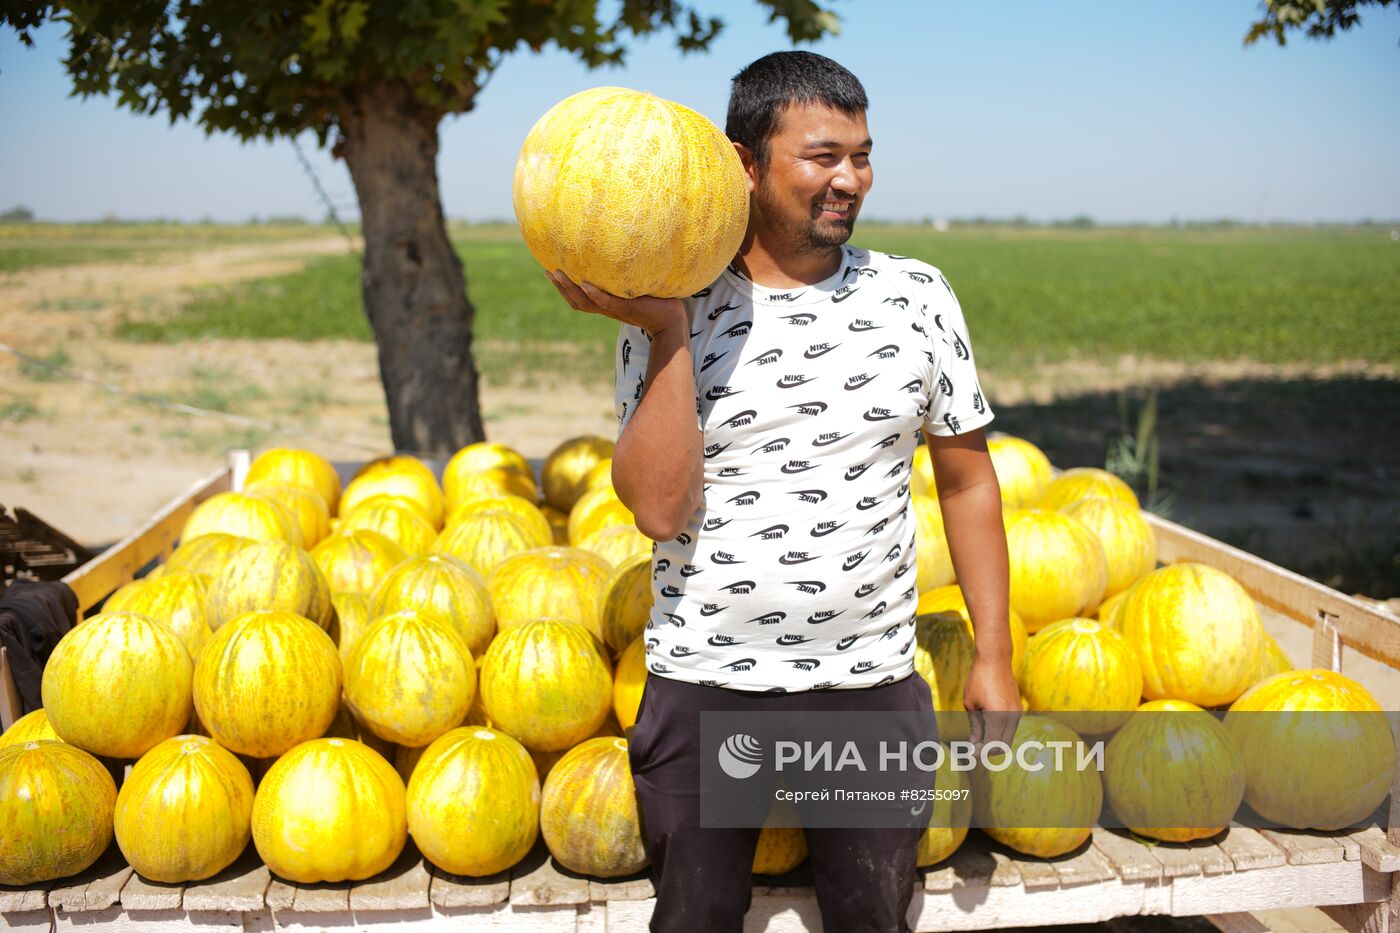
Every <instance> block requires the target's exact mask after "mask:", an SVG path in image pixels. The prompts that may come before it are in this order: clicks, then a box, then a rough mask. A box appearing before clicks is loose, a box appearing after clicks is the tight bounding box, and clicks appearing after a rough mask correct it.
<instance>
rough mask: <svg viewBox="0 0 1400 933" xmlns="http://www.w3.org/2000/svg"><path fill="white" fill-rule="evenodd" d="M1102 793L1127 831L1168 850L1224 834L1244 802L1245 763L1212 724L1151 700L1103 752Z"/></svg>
mask: <svg viewBox="0 0 1400 933" xmlns="http://www.w3.org/2000/svg"><path fill="white" fill-rule="evenodd" d="M1103 785H1104V793H1105V794H1107V795H1108V803H1109V806H1111V807H1113V812H1114V813H1116V814H1117V815H1118V819H1119V820H1121V821H1122V822H1123V825H1124V826H1126V827H1127V828H1129V829H1131V830H1132V831H1133V832H1135V833H1138V834H1139V835H1142V836H1151V837H1152V838H1153V839H1162V840H1165V841H1167V842H1190V841H1191V840H1193V839H1206V838H1209V837H1210V836H1214V835H1215V834H1216V833H1218V832H1220V831H1221V830H1222V829H1224V828H1225V827H1226V826H1227V825H1229V823H1230V820H1231V819H1233V818H1234V815H1235V811H1236V810H1238V809H1239V806H1240V800H1241V799H1242V798H1243V797H1244V759H1243V758H1242V757H1241V756H1240V750H1239V749H1238V748H1237V747H1236V746H1235V743H1234V740H1233V739H1231V738H1230V735H1229V733H1228V732H1227V731H1226V730H1225V727H1224V726H1222V725H1221V724H1220V723H1219V722H1218V721H1217V720H1216V718H1215V717H1214V716H1212V715H1210V714H1209V713H1207V712H1206V711H1205V710H1203V709H1201V708H1200V707H1199V706H1196V705H1194V704H1192V703H1187V702H1185V701H1184V700H1149V701H1148V702H1146V703H1144V704H1142V705H1141V706H1140V707H1138V710H1137V712H1136V713H1134V714H1133V716H1132V717H1131V718H1130V719H1129V720H1128V722H1127V723H1125V724H1124V726H1123V728H1121V729H1119V730H1118V732H1117V733H1115V734H1114V736H1113V738H1112V739H1110V740H1109V743H1108V747H1107V748H1106V749H1105V750H1104V773H1103Z"/></svg>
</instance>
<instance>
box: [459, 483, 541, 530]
mask: <svg viewBox="0 0 1400 933" xmlns="http://www.w3.org/2000/svg"><path fill="white" fill-rule="evenodd" d="M492 509H505V510H506V511H507V512H512V513H514V514H516V515H518V516H520V517H521V518H522V519H524V520H525V521H526V522H527V523H528V524H530V525H532V526H534V527H535V528H537V529H539V531H540V536H541V537H544V536H546V535H549V536H553V534H554V529H553V528H552V527H551V526H550V524H549V519H547V518H545V516H544V513H543V512H541V511H540V509H539V507H538V506H537V505H535V503H534V501H533V500H531V499H526V498H524V497H523V496H518V495H513V494H511V493H508V492H491V493H484V494H482V495H479V496H473V497H472V498H470V499H466V500H465V501H462V502H459V503H458V504H457V505H455V506H454V507H453V509H452V514H451V515H449V516H448V517H447V525H446V526H445V527H447V528H451V527H452V526H453V525H455V524H457V523H458V522H460V521H461V520H462V519H464V518H466V517H467V516H468V515H476V514H477V513H479V512H488V511H490V510H492Z"/></svg>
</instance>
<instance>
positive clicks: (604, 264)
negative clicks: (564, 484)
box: [513, 87, 749, 498]
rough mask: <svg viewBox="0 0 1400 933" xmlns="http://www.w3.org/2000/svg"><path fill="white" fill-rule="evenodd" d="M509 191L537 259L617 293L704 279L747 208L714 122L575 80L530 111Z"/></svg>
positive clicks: (662, 292) (740, 229) (669, 290)
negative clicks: (542, 108)
mask: <svg viewBox="0 0 1400 933" xmlns="http://www.w3.org/2000/svg"><path fill="white" fill-rule="evenodd" d="M513 191H514V201H515V217H516V220H518V221H519V222H520V231H521V233H522V234H523V235H524V237H525V245H526V246H527V247H529V249H530V252H531V253H532V254H533V255H534V257H535V259H537V260H538V261H539V263H540V265H542V266H544V268H545V269H546V270H548V271H553V270H555V269H561V270H563V271H564V272H565V273H566V274H567V275H568V276H569V277H570V278H572V279H573V280H574V281H575V282H591V283H592V284H594V285H597V286H598V287H599V288H601V289H603V290H604V291H608V292H612V293H613V294H615V295H621V296H623V297H625V298H635V297H637V296H639V295H656V296H658V297H663V298H684V297H686V296H689V295H692V294H694V293H695V292H697V291H699V290H700V289H702V288H704V287H705V286H706V285H709V284H710V283H711V282H713V281H714V280H715V279H716V278H718V277H719V274H720V273H721V272H723V271H724V267H725V266H726V265H728V263H729V261H730V260H731V259H733V258H734V254H735V253H736V252H737V251H738V249H739V244H740V241H741V240H742V239H743V237H744V230H745V228H746V227H747V225H748V218H749V193H748V185H747V179H746V177H745V175H744V169H743V165H742V164H741V163H740V161H739V156H738V154H737V153H736V152H735V151H734V144H733V143H731V142H730V141H729V140H728V139H727V138H726V137H725V135H724V133H722V132H721V131H720V129H719V127H717V126H715V125H714V124H713V123H711V122H710V121H709V120H708V119H706V118H705V117H704V116H703V115H702V114H699V113H696V112H695V111H694V110H691V109H690V108H688V107H683V106H681V105H680V104H677V103H674V102H672V101H669V100H665V99H663V98H660V97H655V96H653V95H651V94H647V93H643V92H638V91H633V90H629V89H627V88H619V87H597V88H592V89H590V90H587V91H581V92H580V93H578V94H574V95H573V96H571V97H567V98H565V99H564V100H562V101H560V102H559V103H557V104H555V105H554V106H553V107H551V108H550V109H549V111H548V112H546V113H545V115H544V116H542V117H540V119H539V120H538V121H537V122H536V123H535V125H534V126H533V127H532V128H531V130H530V133H529V135H528V136H526V137H525V144H524V145H523V146H522V147H521V149H520V157H519V159H518V160H517V161H516V164H515V183H514V188H513ZM551 498H552V497H551Z"/></svg>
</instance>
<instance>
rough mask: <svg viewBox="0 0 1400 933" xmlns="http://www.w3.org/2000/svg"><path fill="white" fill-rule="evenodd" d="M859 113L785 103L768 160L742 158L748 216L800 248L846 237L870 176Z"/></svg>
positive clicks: (814, 248)
mask: <svg viewBox="0 0 1400 933" xmlns="http://www.w3.org/2000/svg"><path fill="white" fill-rule="evenodd" d="M870 146H871V141H870V131H869V130H868V129H867V128H866V125H865V114H863V113H862V114H859V115H857V116H850V115H848V114H844V113H842V112H840V111H839V110H832V109H831V108H829V107H825V106H820V105H788V106H787V107H785V108H783V111H782V114H781V116H780V117H779V120H778V132H777V133H775V134H774V135H773V136H771V137H770V138H769V140H768V161H767V162H766V163H765V164H764V165H763V167H762V168H759V167H758V165H757V164H756V163H755V162H754V160H752V159H751V158H749V159H745V168H746V169H748V172H749V190H750V191H751V192H752V193H753V204H752V210H753V215H754V221H755V222H756V224H758V225H759V226H761V227H764V228H766V229H767V230H768V231H771V232H772V233H775V234H777V235H778V237H779V238H780V239H782V240H784V241H786V242H787V243H788V244H789V245H790V246H791V247H792V248H793V249H795V250H797V251H799V252H809V253H821V252H825V251H827V250H829V249H831V248H832V247H834V246H840V245H841V244H842V243H845V242H846V241H847V240H848V239H850V237H851V231H852V230H853V229H854V228H855V221H856V214H857V213H859V211H860V206H861V203H862V202H863V201H864V200H865V194H866V192H867V191H869V190H870V184H871V181H872V180H873V177H874V172H873V169H872V168H871V167H870Z"/></svg>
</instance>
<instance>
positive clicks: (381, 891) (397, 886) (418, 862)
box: [350, 840, 432, 913]
mask: <svg viewBox="0 0 1400 933" xmlns="http://www.w3.org/2000/svg"><path fill="white" fill-rule="evenodd" d="M431 884H432V876H431V875H429V874H428V869H427V865H426V863H425V862H424V861H423V856H422V854H421V853H419V851H418V847H417V846H415V845H414V844H413V842H412V840H410V841H409V842H408V844H407V845H405V846H404V848H403V851H402V852H401V853H399V857H398V858H397V859H395V860H394V864H393V865H390V866H389V868H388V869H386V870H385V871H383V872H381V873H380V874H378V875H375V876H374V877H373V878H370V879H368V880H366V881H361V882H360V883H358V884H356V885H355V886H354V887H352V888H351V889H350V909H351V910H353V911H355V912H357V913H358V912H359V911H362V910H363V911H383V910H426V909H428V907H429V904H430V902H429V900H428V888H429V886H430V885H431Z"/></svg>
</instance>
